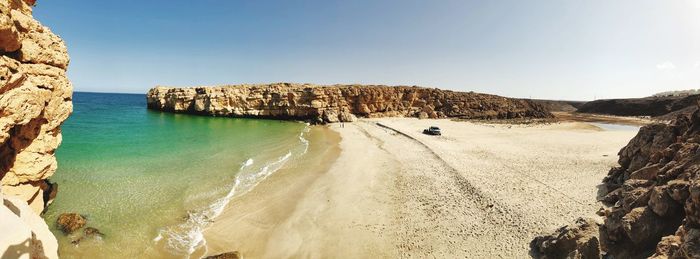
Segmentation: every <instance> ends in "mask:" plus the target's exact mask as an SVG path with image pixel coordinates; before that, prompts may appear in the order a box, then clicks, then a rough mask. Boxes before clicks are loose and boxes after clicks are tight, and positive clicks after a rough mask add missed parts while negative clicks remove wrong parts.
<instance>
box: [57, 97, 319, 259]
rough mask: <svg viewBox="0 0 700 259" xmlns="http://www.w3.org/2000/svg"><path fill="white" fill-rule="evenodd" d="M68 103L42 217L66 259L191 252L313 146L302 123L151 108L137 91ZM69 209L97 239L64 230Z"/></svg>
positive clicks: (170, 255) (178, 255) (179, 255)
mask: <svg viewBox="0 0 700 259" xmlns="http://www.w3.org/2000/svg"><path fill="white" fill-rule="evenodd" d="M73 105H74V111H73V114H72V115H71V116H70V118H69V119H68V120H67V121H66V122H65V123H64V124H63V126H62V127H61V130H62V135H63V142H62V144H61V146H60V147H59V149H58V150H57V151H56V157H57V159H58V170H57V171H56V173H55V174H54V175H53V176H52V177H51V178H50V181H52V182H55V183H57V184H58V195H57V197H56V199H55V200H54V202H53V204H51V206H49V208H48V210H47V211H46V212H45V214H44V218H45V220H46V221H47V223H48V225H49V226H50V228H51V230H52V232H53V233H54V234H55V236H56V237H57V239H58V242H59V254H60V256H61V257H62V258H190V257H192V254H193V253H194V252H195V251H196V250H198V249H200V248H201V247H202V246H204V244H205V242H206V241H205V240H204V238H203V236H202V231H203V229H205V228H206V227H207V226H209V224H210V223H211V222H212V221H213V220H214V219H215V218H216V216H217V215H218V214H219V213H221V211H222V210H223V209H224V207H225V206H232V205H231V204H229V201H230V200H231V199H232V198H234V197H236V196H237V195H244V194H245V193H246V192H247V191H249V190H251V189H252V188H254V187H255V185H256V184H257V183H259V182H260V181H262V180H264V179H265V178H266V177H268V176H270V175H272V174H274V173H275V172H276V171H277V170H279V169H280V168H282V167H284V166H285V164H287V163H290V161H294V160H295V159H299V158H300V157H303V156H305V155H307V154H306V153H307V151H308V147H309V140H307V139H310V138H309V137H308V134H309V131H310V129H309V128H310V127H309V126H308V125H306V124H305V123H301V122H290V121H275V120H258V119H243V118H228V117H207V116H196V115H187V114H172V113H165V112H160V111H153V110H149V109H147V108H146V96H145V95H143V94H109V93H83V92H76V93H75V94H74V95H73ZM70 212H75V213H79V214H81V215H84V216H85V217H86V218H87V225H86V226H88V227H93V228H96V229H98V230H99V231H100V232H101V233H102V234H103V235H102V236H98V237H87V238H86V237H84V233H83V232H82V231H77V232H75V233H72V234H69V235H66V234H64V233H62V232H61V231H60V230H59V229H58V228H57V226H56V219H57V217H58V216H59V215H60V214H62V213H70Z"/></svg>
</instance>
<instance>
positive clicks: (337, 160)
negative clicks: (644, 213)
mask: <svg viewBox="0 0 700 259" xmlns="http://www.w3.org/2000/svg"><path fill="white" fill-rule="evenodd" d="M432 125H435V126H439V127H440V128H441V129H442V131H443V135H442V136H428V135H423V134H422V133H421V132H422V129H424V128H427V127H428V126H432ZM313 128H314V130H315V131H319V132H323V134H322V135H318V134H316V136H317V138H316V139H314V140H312V141H311V145H310V150H309V153H312V154H316V155H315V156H313V157H307V158H305V160H302V161H301V162H300V163H308V164H303V165H298V166H296V167H295V166H293V165H290V166H289V167H287V168H282V169H281V170H279V171H278V172H277V173H275V174H273V175H272V176H270V177H268V178H267V179H266V180H264V181H262V182H261V183H260V184H258V186H257V187H256V188H255V189H253V190H252V191H250V192H249V193H247V194H245V195H242V196H240V197H236V198H234V199H232V200H231V202H230V203H229V204H228V205H227V206H226V208H225V209H224V211H223V212H222V214H221V215H220V216H218V217H217V218H215V219H214V221H213V223H212V224H211V225H210V226H209V227H208V228H207V229H206V230H205V231H204V238H205V240H206V246H207V251H206V253H207V254H208V255H215V254H220V253H223V252H229V251H239V252H240V253H241V254H242V255H243V256H244V257H248V258H260V257H263V258H286V257H312V258H324V257H430V256H435V257H470V258H475V257H476V258H484V257H491V258H493V257H506V258H514V257H515V258H522V257H528V253H529V247H528V243H529V242H530V240H532V238H533V237H535V236H537V235H540V234H543V233H548V232H551V231H553V230H554V229H556V228H557V227H559V226H561V225H565V224H567V223H570V222H572V221H574V220H575V219H576V218H578V217H580V216H591V217H592V216H595V215H594V212H595V211H596V210H597V209H598V208H600V207H601V205H600V204H599V203H598V202H597V200H596V196H597V193H596V190H597V187H598V186H599V185H600V182H601V180H602V179H603V177H604V176H605V175H606V174H607V171H608V170H609V168H610V167H612V166H614V165H616V160H617V152H618V151H619V149H620V148H621V147H623V146H624V145H626V144H627V142H628V141H629V140H630V139H631V138H632V137H633V136H634V135H635V134H636V132H635V131H633V130H603V129H602V128H600V127H597V126H594V125H592V124H588V123H583V122H565V123H552V124H530V125H510V124H484V123H472V122H459V121H451V120H434V119H424V120H419V119H413V118H382V119H361V120H359V121H357V122H354V123H345V124H340V123H336V124H330V125H329V126H316V127H313ZM312 149H316V150H315V151H314V150H312ZM302 167H303V168H302Z"/></svg>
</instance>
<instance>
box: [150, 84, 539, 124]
mask: <svg viewBox="0 0 700 259" xmlns="http://www.w3.org/2000/svg"><path fill="white" fill-rule="evenodd" d="M147 102H148V107H149V108H151V109H156V110H162V111H170V112H181V113H193V114H206V115H213V116H232V117H260V118H277V119H295V120H307V121H312V122H318V123H323V122H339V121H353V120H354V119H355V117H356V116H359V117H386V116H401V117H421V118H448V117H450V118H464V119H516V118H548V117H551V116H552V115H551V114H550V113H549V111H548V110H547V109H546V108H545V107H543V106H542V105H540V104H538V103H535V102H533V101H530V100H521V99H512V98H505V97H500V96H495V95H488V94H480V93H473V92H468V93H464V92H454V91H447V90H440V89H435V88H422V87H407V86H381V85H330V86H319V85H309V84H290V83H277V84H268V85H229V86H219V87H193V88H168V87H155V88H152V89H151V90H149V91H148V94H147Z"/></svg>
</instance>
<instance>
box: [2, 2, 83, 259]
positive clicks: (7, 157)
mask: <svg viewBox="0 0 700 259" xmlns="http://www.w3.org/2000/svg"><path fill="white" fill-rule="evenodd" d="M34 2H35V1H34V0H0V188H1V192H2V193H3V194H4V195H5V197H6V199H4V205H6V206H0V210H10V212H12V213H14V214H17V213H19V211H20V209H18V206H14V205H8V204H12V202H10V201H11V200H15V201H16V200H20V201H23V202H26V203H27V204H28V205H29V206H30V207H31V208H32V210H33V211H34V213H36V214H37V215H38V214H39V213H41V211H42V210H43V209H44V207H45V206H46V203H47V202H48V201H49V200H50V198H51V197H52V195H53V194H55V190H56V189H55V187H52V185H51V184H49V183H48V182H47V181H46V179H47V178H48V177H50V176H51V175H52V174H53V173H54V172H55V171H56V166H57V164H56V158H55V157H54V151H55V150H56V148H57V147H58V145H59V144H60V143H61V129H60V125H61V123H63V121H64V120H66V118H68V115H69V114H70V113H71V111H72V103H71V95H72V86H71V83H70V82H69V81H68V79H67V78H66V68H67V66H68V61H69V58H68V54H67V51H66V46H65V44H64V43H63V40H61V38H59V37H58V36H56V35H55V34H53V33H52V32H51V30H49V29H48V28H46V27H44V26H43V25H41V24H40V23H39V22H38V21H36V20H35V19H34V18H33V17H32V7H33V5H34ZM25 214H26V213H25ZM2 215H3V219H0V224H5V223H8V222H11V220H10V219H5V218H4V217H5V216H8V215H12V214H8V213H4V214H2ZM17 215H19V214H17ZM24 219H26V217H20V218H18V219H17V220H19V222H25V223H26V224H28V225H31V224H36V222H33V223H30V222H27V221H23V220H24ZM12 222H15V221H12ZM42 223H43V222H42ZM44 227H45V225H44ZM15 229H18V227H17V226H16V227H15ZM30 229H31V228H30ZM42 233H43V232H42ZM41 238H42V237H41V234H40V233H36V232H32V233H31V236H29V237H28V239H27V243H28V246H29V247H36V244H37V243H38V244H41V243H42V242H41V241H44V248H46V247H47V243H46V242H51V241H50V240H48V241H47V240H41ZM47 238H48V237H47ZM51 238H53V237H51ZM49 239H50V238H49ZM53 243H55V239H53ZM0 245H19V244H0ZM0 249H2V248H0ZM54 250H55V249H54ZM23 251H29V253H30V255H31V256H35V254H34V253H33V252H32V251H34V250H32V249H28V250H23ZM6 252H7V251H6ZM55 253H56V251H44V254H45V255H48V256H49V257H54V256H55ZM52 254H53V255H54V256H52ZM37 256H38V255H37ZM38 257H40V256H38ZM3 258H4V257H3Z"/></svg>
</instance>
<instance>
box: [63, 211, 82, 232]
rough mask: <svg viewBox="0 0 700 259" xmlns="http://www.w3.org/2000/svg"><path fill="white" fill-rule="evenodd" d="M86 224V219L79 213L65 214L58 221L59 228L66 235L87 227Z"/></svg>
mask: <svg viewBox="0 0 700 259" xmlns="http://www.w3.org/2000/svg"><path fill="white" fill-rule="evenodd" d="M85 223H87V220H85V217H83V216H81V215H80V214H78V213H63V214H61V215H59V216H58V219H56V224H57V225H58V228H59V229H61V231H63V233H66V234H70V233H73V231H76V230H78V229H80V228H82V227H83V226H85Z"/></svg>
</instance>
